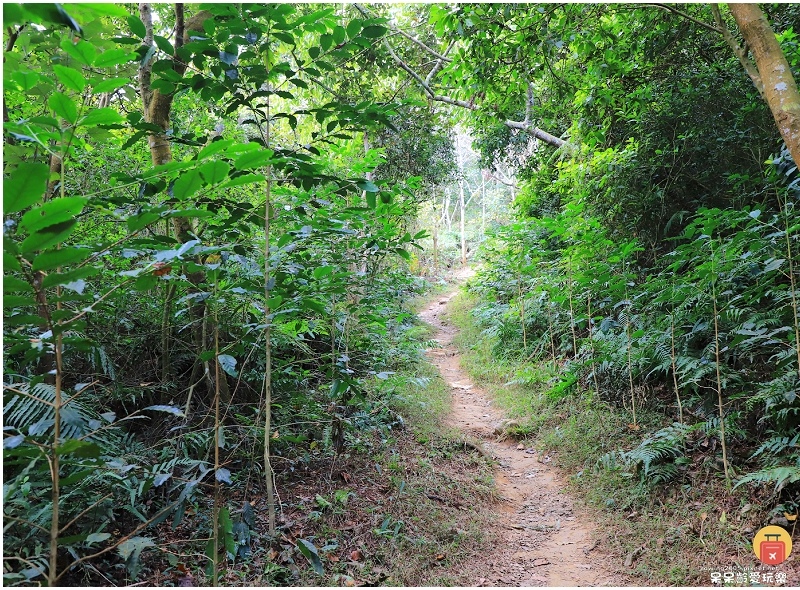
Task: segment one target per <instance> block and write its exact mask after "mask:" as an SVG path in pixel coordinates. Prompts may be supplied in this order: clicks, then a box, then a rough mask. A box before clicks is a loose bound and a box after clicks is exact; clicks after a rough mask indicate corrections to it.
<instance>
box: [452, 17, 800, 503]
mask: <svg viewBox="0 0 800 590" xmlns="http://www.w3.org/2000/svg"><path fill="white" fill-rule="evenodd" d="M688 8H689V13H690V14H691V15H692V16H693V17H695V18H696V19H698V20H699V21H705V22H713V21H712V19H711V14H710V11H709V10H708V9H707V8H702V7H695V6H691V7H688ZM771 10H772V13H773V14H772V15H771V16H772V17H773V19H774V22H775V23H776V25H777V26H779V27H780V28H779V29H777V33H778V37H779V39H780V40H781V41H782V42H783V47H784V51H785V52H786V55H787V56H789V57H790V63H792V65H793V66H794V67H800V60H799V59H798V54H797V44H796V38H795V34H794V32H793V30H792V25H795V26H796V17H797V12H796V7H790V6H786V7H773V8H772V9H771ZM442 19H443V20H444V21H445V22H448V23H449V26H450V27H451V28H457V31H455V32H456V34H461V35H463V36H464V37H465V38H466V40H467V41H466V43H467V47H468V49H467V50H466V52H465V58H464V59H465V62H464V63H462V64H461V65H460V67H461V68H464V67H466V63H469V64H486V65H487V69H486V70H483V71H482V74H483V75H481V76H478V77H476V84H479V85H480V86H479V89H483V90H484V91H485V92H486V98H487V100H489V99H491V100H495V97H494V95H491V96H490V94H489V93H490V91H491V89H494V91H495V92H496V91H497V89H498V88H499V86H500V84H501V82H502V85H503V87H504V88H507V87H509V86H511V87H515V88H516V89H517V93H516V102H514V101H513V99H511V98H508V99H507V100H506V102H505V103H502V102H498V104H497V108H498V109H499V110H500V112H501V113H502V116H503V117H512V118H513V117H517V118H520V113H521V111H522V110H523V109H524V104H522V103H521V102H520V99H524V96H525V84H526V83H528V82H530V83H531V84H532V86H533V88H534V89H535V90H534V95H535V99H536V100H535V103H534V111H535V113H536V114H537V115H538V116H539V117H541V120H542V121H544V122H545V123H546V124H547V125H549V128H550V129H551V131H552V130H553V129H561V130H563V131H564V132H566V134H567V135H568V136H569V143H568V144H567V145H566V146H564V147H563V148H561V149H560V150H559V152H558V153H556V154H553V153H552V152H548V151H545V150H544V149H541V148H540V149H538V150H536V152H535V153H534V155H533V157H529V158H527V159H526V160H525V171H524V175H525V176H526V177H527V182H526V184H525V185H524V187H523V190H522V193H521V195H520V196H519V198H518V199H517V201H516V205H517V207H518V213H519V217H518V221H517V223H515V224H513V225H509V226H507V227H505V228H503V229H502V230H500V231H497V232H495V233H494V236H493V238H492V239H491V240H490V241H489V242H488V243H487V247H486V248H485V250H484V254H485V256H484V258H485V260H486V262H487V265H486V268H485V270H484V271H483V272H482V273H481V274H480V278H479V280H477V281H476V282H475V284H474V286H473V289H474V290H475V291H476V292H477V293H480V294H481V295H482V297H483V298H484V299H485V301H486V302H485V303H484V304H483V305H482V306H480V307H479V308H478V310H477V311H476V313H477V314H478V316H479V318H480V321H481V322H482V323H483V325H484V327H485V328H486V330H487V331H488V332H489V333H491V334H494V335H496V336H497V337H498V340H497V342H498V344H497V348H496V354H497V355H499V356H501V357H503V356H506V357H520V358H526V357H532V358H538V359H542V360H543V361H545V360H546V361H549V362H553V363H556V364H557V365H558V366H559V367H560V368H561V370H560V372H559V375H558V377H557V378H556V379H555V380H554V381H553V382H552V383H551V389H550V394H549V395H551V396H555V397H563V396H570V395H586V394H587V393H585V392H591V391H595V392H597V394H598V395H599V397H600V399H602V400H605V401H606V402H608V403H610V404H612V405H613V406H614V407H618V408H620V409H624V411H625V412H626V413H627V414H628V416H629V421H630V422H631V428H632V429H638V428H640V426H639V424H638V423H637V417H636V409H637V407H639V408H640V407H642V406H645V407H647V408H650V409H652V408H663V412H664V428H663V429H661V430H658V431H657V432H655V433H650V434H648V436H646V437H645V438H644V440H643V441H642V445H641V447H639V448H636V449H633V450H630V449H628V450H625V449H623V450H621V451H619V452H614V453H611V454H610V455H607V456H605V457H603V458H602V460H600V459H601V458H600V457H597V459H598V460H599V464H601V465H605V466H606V467H610V468H615V469H617V468H622V469H628V468H639V467H640V468H641V469H640V471H639V473H641V475H642V477H643V478H644V479H646V480H648V481H650V482H652V483H658V482H664V481H671V480H675V479H677V480H682V481H685V480H686V478H688V477H690V476H691V475H692V474H693V473H695V469H694V466H695V465H696V463H694V462H693V459H694V458H696V457H697V454H698V453H703V452H705V451H706V449H708V448H709V445H710V447H711V448H713V449H714V450H715V452H714V454H713V457H714V460H715V461H716V462H715V463H714V464H713V465H712V467H713V469H714V470H715V471H718V473H719V474H720V476H721V477H723V478H725V479H727V480H728V481H729V482H730V483H731V484H735V485H736V486H740V485H744V484H746V483H752V482H756V483H766V482H769V483H770V484H771V485H772V488H771V489H772V490H773V491H774V492H775V493H776V494H778V495H779V496H780V498H781V501H783V502H785V508H786V509H791V507H793V506H796V505H797V502H798V498H797V490H798V488H797V482H798V481H800V451H799V450H798V437H797V429H798V426H800V400H798V396H797V386H798V378H799V377H800V341H799V340H798V315H797V293H796V276H797V275H796V272H797V271H796V264H797V263H796V252H797V248H798V246H797V239H798V233H797V230H798V227H799V226H798V220H799V219H800V217H798V211H797V209H796V202H797V199H798V197H800V190H798V175H797V168H796V166H795V165H794V163H793V162H792V160H791V158H790V157H789V155H788V153H787V152H786V151H785V150H784V151H783V152H781V148H780V145H779V144H776V142H775V137H776V131H775V129H774V123H773V121H772V118H771V115H770V113H769V110H768V108H767V106H766V104H765V103H764V102H763V101H761V99H760V97H759V96H758V94H757V92H756V90H755V88H754V87H753V85H752V83H751V82H750V80H748V79H747V77H746V76H745V75H744V73H743V71H742V70H741V66H740V65H739V64H738V62H737V61H736V59H735V58H734V57H733V56H732V55H731V53H730V50H729V48H728V47H727V46H726V44H725V43H724V41H723V40H722V37H721V36H720V35H713V34H709V31H707V30H705V29H704V28H703V27H701V26H699V25H698V24H696V23H695V22H693V21H690V20H688V19H686V18H684V17H682V16H679V15H676V14H673V13H670V12H666V11H663V10H659V9H658V8H634V7H614V6H589V5H571V6H548V7H536V6H529V5H526V6H522V5H516V6H492V7H488V6H469V7H463V8H462V9H460V10H459V11H457V12H455V13H453V12H451V13H449V14H447V16H443V17H442ZM455 23H457V25H456V24H455ZM498 39H501V40H502V42H498ZM531 44H534V45H535V47H536V50H535V51H532V52H531V55H525V56H522V55H520V53H519V48H520V47H523V46H525V47H530V46H531ZM492 56H494V57H492ZM498 61H499V62H500V63H508V64H509V65H508V67H507V68H498V69H496V70H495V69H491V68H488V64H490V63H495V62H498ZM797 73H798V70H795V75H796V74H797ZM513 85H516V86H513ZM511 96H514V95H513V93H512V95H511ZM475 133H476V135H477V136H478V137H479V141H478V145H479V146H481V148H482V149H483V153H484V157H485V158H486V159H487V161H497V160H508V158H509V157H510V155H509V154H514V153H519V150H520V149H522V150H525V149H527V147H526V143H527V142H520V139H519V135H521V134H517V136H516V137H515V138H506V137H504V135H509V134H508V132H507V131H506V132H499V131H498V127H497V126H496V125H495V124H491V123H488V124H484V123H482V121H481V120H478V121H477V122H476V127H475Z"/></svg>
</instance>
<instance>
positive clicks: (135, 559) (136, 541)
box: [117, 537, 156, 578]
mask: <svg viewBox="0 0 800 590" xmlns="http://www.w3.org/2000/svg"><path fill="white" fill-rule="evenodd" d="M155 546H156V544H155V543H153V540H152V539H149V538H147V537H132V538H130V539H128V540H126V541H123V542H122V543H120V545H119V547H117V551H119V554H120V556H121V557H122V559H123V560H125V566H126V567H127V568H128V572H130V575H131V577H133V578H136V576H137V575H138V574H139V571H140V570H141V567H142V566H141V564H140V562H139V556H140V555H141V553H142V550H144V549H146V548H148V547H155Z"/></svg>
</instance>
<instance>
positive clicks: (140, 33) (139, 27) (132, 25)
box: [128, 14, 147, 39]
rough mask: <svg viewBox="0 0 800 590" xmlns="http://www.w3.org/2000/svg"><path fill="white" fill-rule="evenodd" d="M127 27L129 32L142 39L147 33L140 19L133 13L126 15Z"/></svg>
mask: <svg viewBox="0 0 800 590" xmlns="http://www.w3.org/2000/svg"><path fill="white" fill-rule="evenodd" d="M128 28H129V29H130V30H131V33H133V34H134V35H136V36H137V37H139V38H140V39H144V38H145V36H146V35H147V29H146V28H145V26H144V23H143V22H142V19H140V18H139V17H138V16H135V15H133V14H132V15H130V16H129V17H128Z"/></svg>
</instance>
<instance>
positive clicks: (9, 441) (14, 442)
mask: <svg viewBox="0 0 800 590" xmlns="http://www.w3.org/2000/svg"><path fill="white" fill-rule="evenodd" d="M24 442H25V435H24V434H16V435H14V436H9V437H6V438H4V439H3V449H16V448H17V447H18V446H19V445H21V444H22V443H24Z"/></svg>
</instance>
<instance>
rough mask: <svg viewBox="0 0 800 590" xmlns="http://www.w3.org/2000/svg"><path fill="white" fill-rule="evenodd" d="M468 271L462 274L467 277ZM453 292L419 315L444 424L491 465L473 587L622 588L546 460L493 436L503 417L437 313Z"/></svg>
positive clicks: (584, 514)
mask: <svg viewBox="0 0 800 590" xmlns="http://www.w3.org/2000/svg"><path fill="white" fill-rule="evenodd" d="M467 276H469V274H468V273H462V277H460V278H466V277H467ZM456 293H457V291H453V292H452V294H450V295H446V296H444V297H442V298H439V299H438V300H436V301H434V302H433V303H432V304H431V305H429V306H428V307H427V308H426V309H425V310H423V311H422V312H421V313H420V317H421V318H422V319H423V320H425V321H426V322H428V323H429V324H431V325H432V326H433V327H434V328H435V329H436V335H435V337H434V339H435V340H436V341H438V343H439V345H440V346H441V348H435V349H431V350H429V351H428V357H429V359H430V361H431V362H432V363H433V364H434V365H436V367H438V369H439V371H440V372H441V374H442V377H443V378H444V380H445V381H446V382H447V383H448V384H449V385H450V387H451V390H452V396H453V412H452V414H451V415H450V416H449V424H450V425H451V426H452V427H454V428H457V429H459V430H461V431H462V432H464V433H465V434H466V435H467V436H468V438H472V439H475V440H477V441H479V442H480V443H481V446H482V447H483V448H484V449H485V450H486V451H487V452H488V453H489V454H491V455H492V456H493V457H494V459H495V460H496V461H497V465H496V467H495V474H494V476H495V482H496V485H497V491H498V493H499V494H500V497H501V502H500V503H499V504H498V506H497V510H498V511H497V514H496V521H495V530H494V531H490V532H491V533H493V534H492V535H491V536H493V537H494V538H496V539H498V542H496V543H495V545H494V547H493V548H492V550H491V551H490V552H488V553H486V554H484V556H483V557H484V559H483V560H482V562H480V563H472V564H469V565H468V566H467V570H468V571H467V572H465V576H469V577H466V579H468V580H470V581H471V583H472V585H475V586H624V585H627V584H630V583H631V582H630V580H629V579H627V577H626V576H625V575H623V574H620V573H619V572H618V571H615V568H613V566H612V565H611V562H610V560H609V558H608V556H607V555H605V554H604V552H603V549H602V546H600V545H599V543H598V539H599V536H598V534H597V531H596V530H595V528H594V526H593V524H592V522H591V518H590V516H589V514H590V512H589V511H588V510H587V511H585V510H583V509H582V506H581V504H580V502H579V501H577V500H573V499H572V498H571V497H570V496H569V495H567V494H566V492H565V491H564V485H563V483H562V482H561V480H560V477H559V475H558V474H557V472H556V471H555V469H553V468H552V467H550V466H549V465H548V463H549V462H550V457H549V456H543V457H541V456H539V454H538V453H535V452H534V450H533V449H527V448H518V447H519V445H518V444H517V443H516V442H511V441H501V440H499V439H498V437H497V436H496V435H495V434H494V432H495V428H496V426H497V425H498V424H500V423H501V422H502V420H503V418H504V416H503V415H502V413H501V411H500V410H498V409H496V408H494V407H493V405H492V403H491V401H490V400H489V398H488V397H487V394H486V393H485V392H484V391H483V390H482V389H481V388H480V387H477V386H476V385H474V384H473V383H472V382H471V381H470V379H469V377H468V376H467V374H466V372H465V371H464V370H462V369H461V366H460V356H459V354H458V352H457V350H456V348H455V347H454V346H453V338H454V336H455V335H456V334H457V329H456V328H455V327H453V326H451V325H448V324H446V323H445V322H444V321H443V320H442V318H441V316H442V315H443V313H444V310H445V309H446V305H447V303H448V302H449V301H450V299H452V298H453V297H454V296H455V295H456Z"/></svg>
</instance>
